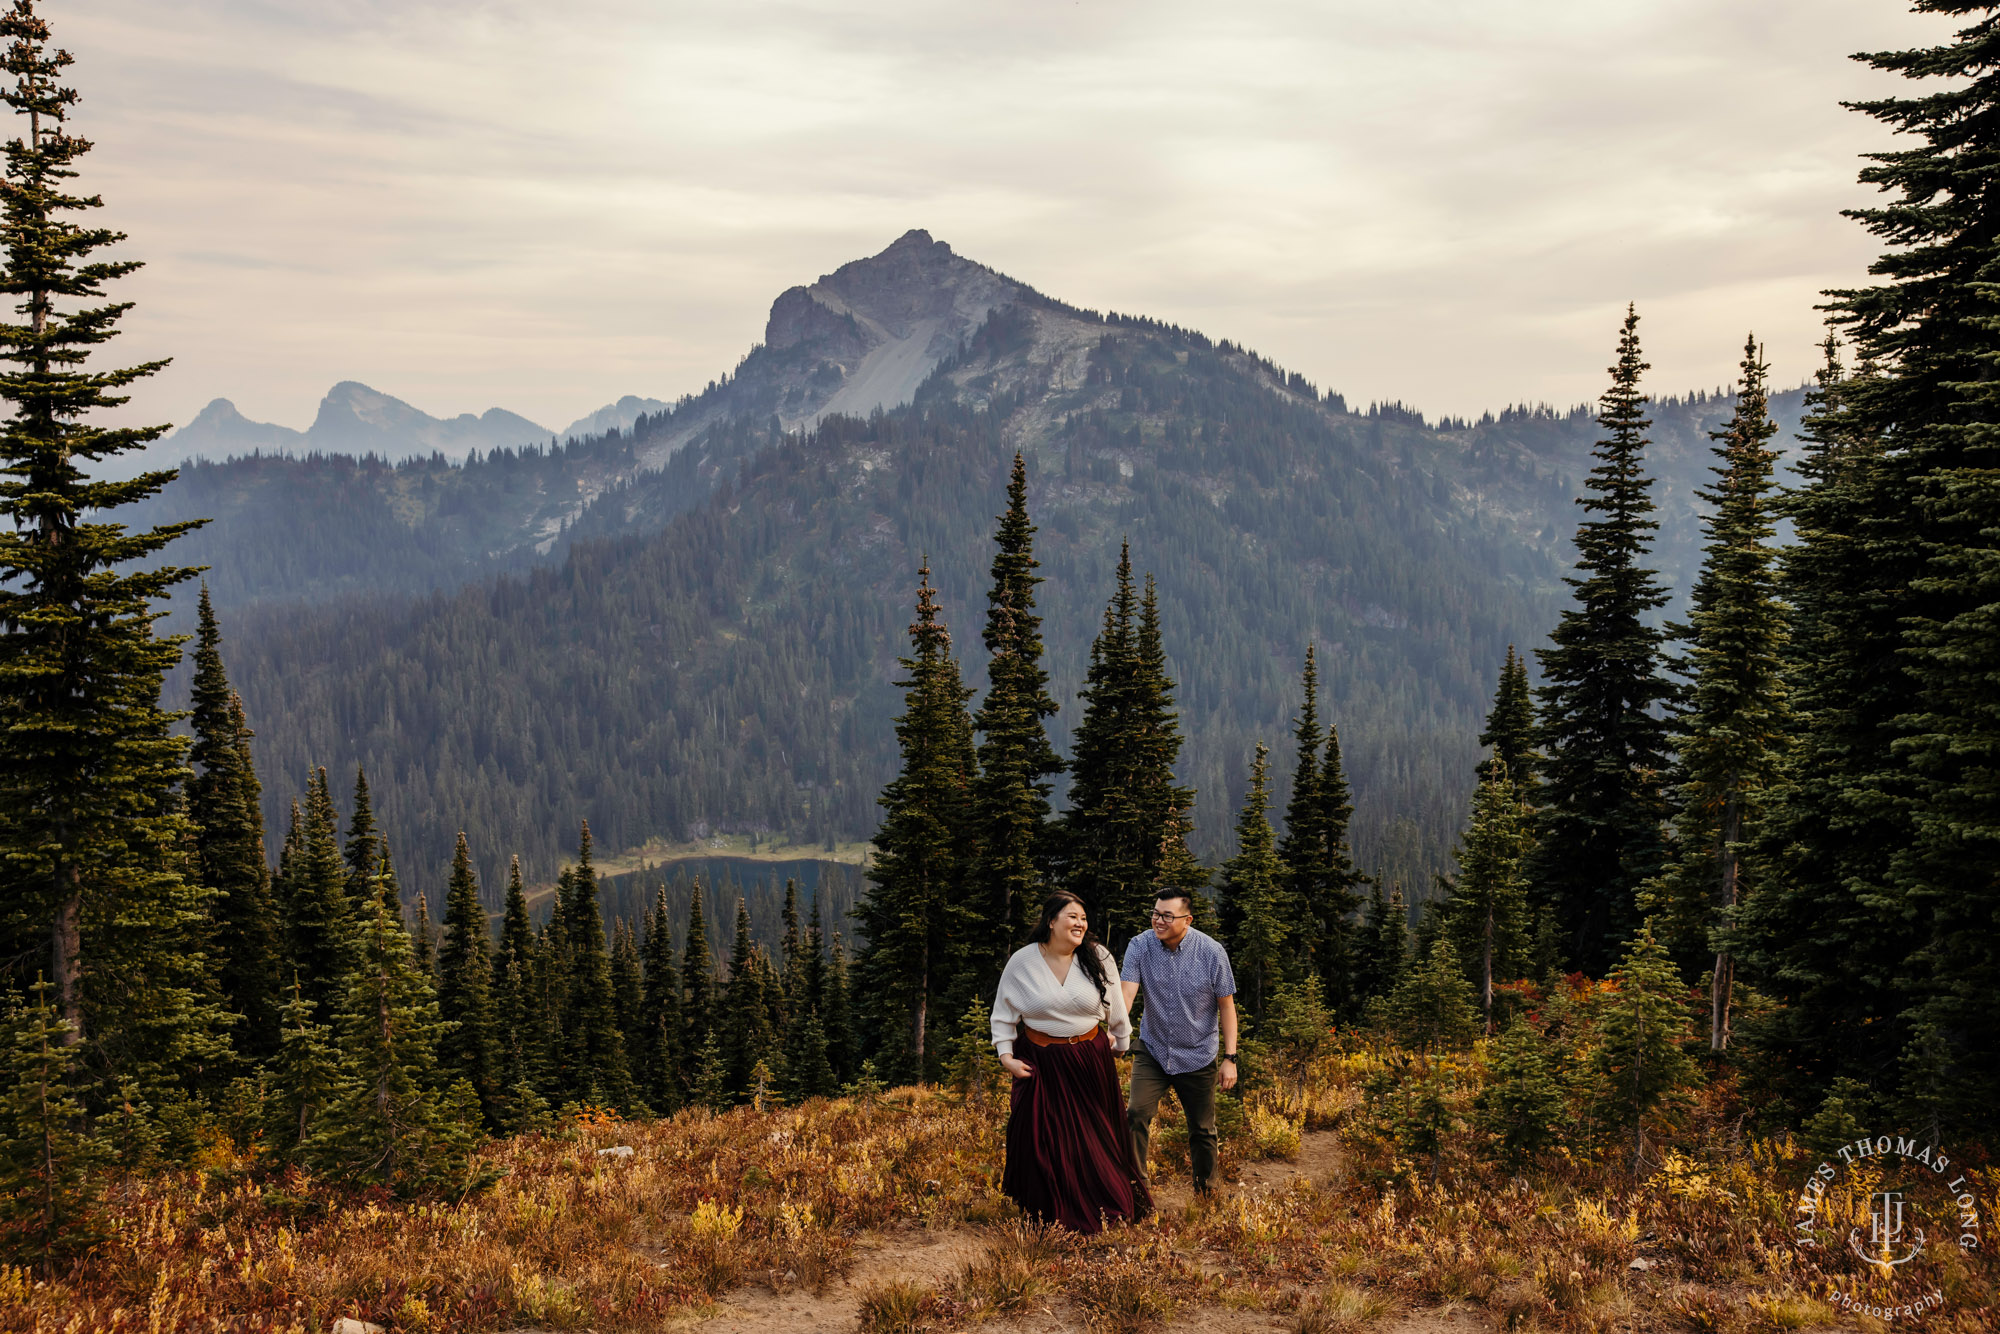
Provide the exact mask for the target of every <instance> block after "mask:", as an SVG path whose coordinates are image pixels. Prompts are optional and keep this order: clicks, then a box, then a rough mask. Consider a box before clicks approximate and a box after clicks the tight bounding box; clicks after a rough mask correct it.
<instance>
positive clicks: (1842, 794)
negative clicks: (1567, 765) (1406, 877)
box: [1745, 0, 2000, 1136]
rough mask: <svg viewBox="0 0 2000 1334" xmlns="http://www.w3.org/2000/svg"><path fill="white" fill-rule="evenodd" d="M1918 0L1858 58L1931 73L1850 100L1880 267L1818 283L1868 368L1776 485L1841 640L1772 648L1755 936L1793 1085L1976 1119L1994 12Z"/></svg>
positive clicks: (1987, 753) (1997, 986) (1991, 599)
mask: <svg viewBox="0 0 2000 1334" xmlns="http://www.w3.org/2000/svg"><path fill="white" fill-rule="evenodd" d="M1919 8H1921V9H1923V10H1925V11H1927V12H1933V13H1940V14H1950V15H1966V16H1971V22H1970V23H1969V24H1968V25H1967V26H1965V27H1963V28H1961V29H1959V30H1958V31H1957V32H1956V33H1954V34H1953V36H1952V37H1951V39H1950V40H1949V41H1947V42H1944V43H1941V44H1939V45H1937V46H1933V47H1929V48H1921V49H1916V50H1905V51H1889V52H1881V53H1874V54H1869V55H1865V56H1863V57H1861V58H1862V59H1864V60H1866V61H1867V62H1868V63H1869V64H1870V65H1872V66H1874V67H1875V68H1877V69H1882V70H1889V71H1893V72H1895V73H1899V74H1902V75H1904V76H1905V77H1908V78H1911V79H1928V80H1934V81H1937V82H1934V83H1932V84H1931V85H1929V86H1928V87H1926V88H1924V89H1922V90H1912V91H1913V92H1915V93H1917V95H1915V96H1905V97H1887V98H1880V99H1876V100H1874V101H1869V102H1863V103H1859V104H1856V106H1857V109H1858V110H1860V111H1862V112H1864V113H1865V114H1867V115H1869V116H1871V117H1873V118H1875V119H1876V120H1879V121H1881V122H1882V123H1884V124H1885V125H1888V126H1889V127H1891V128H1892V129H1894V130H1895V131H1896V132H1897V133H1898V134H1899V135H1901V136H1903V137H1904V142H1905V144H1906V146H1905V147H1903V148H1902V149H1901V150H1900V151H1897V152H1894V153H1878V154H1874V155H1871V156H1872V161H1871V163H1870V165H1868V166H1867V167H1865V168H1864V169H1863V170H1862V172H1861V180H1862V181H1863V183H1865V184H1869V185H1873V186H1876V187H1878V188H1879V189H1881V190H1883V191H1885V192H1887V193H1889V194H1890V195H1891V197H1890V198H1888V199H1886V200H1884V201H1883V202H1882V204H1881V205H1880V206H1879V207H1876V208H1869V209H1858V210H1854V211H1853V212H1852V213H1850V216H1852V217H1855V218H1857V219H1859V220H1860V221H1861V222H1862V223H1863V224H1864V225H1865V226H1866V227H1867V228H1868V229H1869V231H1871V232H1872V233H1874V234H1875V235H1876V236H1877V237H1879V238H1880V239H1881V240H1882V241H1883V242H1885V243H1886V245H1887V246H1888V247H1889V249H1888V250H1887V251H1886V253H1884V254H1883V255H1882V256H1881V257H1880V258H1879V259H1878V260H1877V261H1876V262H1875V264H1874V265H1873V267H1872V269H1871V272H1872V273H1873V274H1875V275H1877V277H1878V278H1880V279H1881V280H1882V281H1880V282H1878V283H1877V284H1876V285H1874V286H1871V287H1864V288H1859V289H1855V290H1850V291H1841V292H1835V293H1832V294H1831V295H1832V296H1833V298H1834V300H1833V303H1832V309H1833V311H1834V319H1835V321H1836V322H1837V323H1839V324H1842V325H1845V326H1846V328H1847V329H1848V331H1849V333H1850V336H1851V337H1852V340H1853V342H1854V345H1855V348H1856V350H1857V351H1858V352H1859V354H1860V356H1861V358H1862V360H1863V364H1864V365H1867V364H1868V363H1871V362H1872V363H1875V364H1876V365H1877V366H1879V371H1878V372H1877V373H1874V374H1863V375H1856V376H1855V377H1853V378H1852V379H1850V380H1848V381H1846V382H1845V383H1843V384H1841V385H1840V386H1839V390H1838V412H1837V414H1835V415H1833V416H1832V418H1831V419H1830V420H1828V421H1827V422H1825V423H1824V426H1825V427H1828V428H1831V429H1830V430H1828V431H1824V432H1822V434H1831V435H1835V436H1837V437H1838V438H1839V439H1840V444H1839V445H1837V446H1836V447H1834V448H1832V449H1827V450H1824V451H1822V452H1820V453H1819V454H1817V455H1816V456H1815V457H1814V458H1813V460H1812V462H1813V463H1814V464H1815V465H1816V472H1815V473H1814V474H1812V475H1811V480H1810V482H1809V484H1808V487H1807V489H1806V494H1805V495H1803V496H1801V497H1799V498H1797V502H1798V503H1796V504H1795V505H1794V506H1792V507H1790V512H1791V514H1792V517H1793V518H1794V520H1795V522H1796V523H1797V524H1798V527H1799V532H1800V537H1801V541H1800V544H1799V545H1800V548H1801V550H1800V552H1799V553H1798V558H1797V559H1796V560H1795V561H1790V562H1788V567H1789V568H1788V569H1787V572H1786V573H1787V583H1788V585H1792V587H1791V588H1790V590H1789V591H1791V592H1792V595H1793V597H1794V598H1795V599H1798V600H1801V601H1802V603H1803V604H1804V605H1802V608H1801V610H1802V612H1803V613H1804V614H1803V615H1802V617H1801V625H1800V629H1801V630H1802V631H1804V632H1805V634H1806V635H1807V637H1808V638H1811V637H1814V633H1815V631H1819V630H1833V629H1836V628H1837V631H1838V633H1839V635H1840V642H1839V643H1838V644H1837V645H1835V646H1833V647H1834V652H1833V654H1832V655H1830V656H1829V657H1828V658H1827V659H1826V660H1824V661H1823V662H1820V663H1817V664H1813V663H1808V662H1806V661H1805V651H1801V652H1800V653H1799V654H1797V655H1796V656H1795V658H1794V661H1795V662H1798V663H1799V664H1800V665H1801V668H1802V670H1801V671H1800V673H1799V677H1798V679H1797V681H1796V683H1795V684H1796V697H1797V699H1798V703H1799V707H1800V709H1801V711H1802V713H1803V715H1804V717H1805V720H1806V726H1805V736H1804V738H1803V741H1802V744H1801V746H1800V752H1801V754H1800V760H1799V763H1798V764H1797V765H1796V766H1795V767H1794V769H1793V774H1794V777H1793V780H1792V782H1791V783H1789V784H1788V788H1789V790H1788V792H1787V793H1786V795H1785V799H1784V804H1786V805H1788V806H1789V807H1790V808H1791V809H1790V810H1789V811H1787V812H1786V813H1785V814H1784V815H1782V816H1781V817H1779V818H1777V819H1774V821H1773V823H1774V824H1776V825H1778V826H1779V828H1780V830H1781V831H1782V833H1781V834H1780V836H1781V837H1784V836H1790V837H1791V840H1792V841H1790V842H1788V843H1787V844H1785V845H1784V846H1785V847H1786V849H1787V852H1788V853H1789V854H1790V855H1789V856H1788V858H1787V860H1788V862H1789V863H1790V869H1789V874H1788V877H1787V879H1788V882H1789V883H1787V885H1786V886H1785V889H1784V890H1783V891H1782V893H1783V895H1784V897H1785V898H1786V899H1788V900H1790V901H1789V902H1788V903H1786V904H1784V905H1783V906H1782V907H1781V908H1780V910H1779V911H1776V912H1774V913H1772V914H1771V916H1770V919H1769V920H1768V921H1767V922H1766V923H1764V932H1763V939H1764V942H1765V944H1764V946H1763V949H1764V952H1765V953H1766V954H1768V955H1770V956H1774V957H1772V958H1771V963H1772V964H1773V965H1775V967H1774V968H1772V970H1771V972H1772V975H1774V976H1775V978H1776V979H1777V981H1778V983H1779V986H1778V990H1779V994H1780V996H1781V997H1783V998H1784V999H1786V1000H1787V1001H1788V1002H1792V1003H1790V1004H1788V1005H1787V1006H1786V1010H1787V1011H1795V1013H1788V1014H1787V1015H1786V1016H1785V1019H1784V1024H1785V1029H1786V1042H1785V1045H1786V1048H1787V1054H1788V1055H1793V1057H1794V1059H1795V1060H1796V1061H1797V1062H1798V1063H1799V1064H1801V1065H1803V1066H1805V1067H1806V1068H1808V1069H1809V1070H1811V1071H1812V1072H1813V1074H1814V1075H1815V1076H1816V1077H1817V1079H1816V1082H1817V1083H1818V1084H1819V1087H1818V1088H1816V1089H1814V1090H1812V1092H1813V1093H1814V1094H1823V1093H1825V1092H1826V1091H1827V1089H1828V1086H1829V1084H1830V1083H1831V1079H1832V1078H1837V1077H1838V1076H1840V1075H1847V1076H1849V1077H1852V1078H1857V1079H1859V1080H1861V1081H1862V1082H1864V1083H1867V1084H1869V1085H1871V1086H1872V1087H1874V1088H1876V1089H1878V1090H1887V1089H1888V1088H1889V1087H1891V1086H1892V1084H1893V1082H1895V1080H1896V1078H1897V1075H1898V1074H1900V1075H1901V1076H1902V1078H1903V1079H1904V1080H1905V1081H1907V1092H1908V1094H1909V1095H1910V1096H1909V1110H1910V1111H1911V1112H1913V1113H1915V1114H1917V1115H1920V1116H1923V1117H1925V1118H1926V1119H1931V1120H1935V1121H1937V1122H1942V1123H1948V1124H1950V1125H1951V1126H1953V1127H1954V1130H1953V1132H1952V1133H1957V1134H1963V1135H1971V1136H1978V1135H1982V1134H1990V1133H1992V1132H1993V1131H1995V1130H1996V1129H2000V1112H1996V1110H1995V1109H1996V1108H2000V1056H1996V1054H1995V1052H1994V1049H1993V1044H1992V1042H1991V1041H1990V1040H1989V1037H1988V1034H1990V1033H1991V1031H1992V1027H1993V1025H1994V1024H1995V1023H1996V1022H2000V1001H1996V999H1995V996H1996V992H2000V963H1996V961H1995V955H1994V950H1993V948H1992V942H1993V939H1994V935H1995V930H1996V923H2000V801H1996V799H1995V798H1996V794H1997V793H2000V789H1996V786H1995V781H1994V775H1995V773H1996V772H2000V712H1996V708H1995V692H1994V690H1993V680H1994V674H1995V667H1996V664H2000V634H1997V633H1996V631H1997V630H2000V621H1996V617H1995V614H1994V610H1993V609H1994V605H1995V601H1996V592H2000V573H1997V572H2000V557H1996V554H1995V553H1996V549H2000V539H1996V534H2000V486H1996V484H1995V480H1994V479H1995V477H1996V462H2000V436H1996V432H1995V429H1994V423H1995V422H1996V421H2000V415H1996V414H1997V413H2000V396H1997V395H1996V393H1995V389H1994V386H1993V384H1992V383H1991V381H1992V378H1993V368H1994V363H1995V361H1996V358H2000V326H1996V324H1995V320H1994V310H1995V307H1994V294H1993V289H1992V286H1991V282H1992V275H1993V273H1994V272H1995V268H1996V264H2000V199H1996V198H1995V197H1994V195H1993V192H1992V190H1991V188H1990V185H1989V174H1990V169H1991V165H1992V164H1993V163H1994V161H1995V160H1996V157H2000V129H1996V126H1995V123H1994V122H1995V116H1994V112H1995V108H1996V106H2000V59H1996V57H2000V24H1996V22H1995V15H1994V12H1993V6H1992V5H1991V4H1984V3H1975V2H1974V0H1927V2H1926V3H1925V4H1923V5H1921V6H1919ZM1808 524H1810V525H1811V526H1812V528H1813V529H1815V530H1817V531H1816V533H1814V534H1811V535H1809V534H1808V531H1807V529H1808ZM1800 577H1803V578H1804V580H1805V581H1806V582H1807V584H1808V587H1806V588H1804V589H1801V588H1799V587H1797V586H1796V584H1795V582H1794V581H1795V580H1797V579H1799V578H1800ZM1815 762H1817V763H1818V764H1819V765H1821V767H1820V768H1819V769H1818V770H1816V771H1815V770H1813V769H1812V768H1810V767H1809V766H1811V765H1812V764H1814V763H1815ZM1770 897H1773V895H1771V894H1768V893H1765V892H1764V891H1762V890H1760V892H1759V893H1758V894H1757V895H1754V896H1753V897H1752V898H1751V900H1750V901H1749V903H1748V904H1746V909H1745V911H1746V912H1748V911H1752V910H1754V909H1755V908H1756V906H1757V904H1758V901H1759V900H1760V899H1765V898H1770ZM1788 928H1790V929H1791V930H1792V932H1793V934H1792V935H1791V936H1790V937H1789V938H1787V937H1786V936H1785V935H1784V934H1783V933H1784V932H1785V931H1786V930H1787V929H1788ZM1829 1037H1831V1038H1832V1039H1833V1040H1832V1041H1831V1042H1828V1041H1827V1039H1828V1038H1829ZM1809 1045H1810V1046H1817V1047H1821V1048H1826V1047H1831V1048H1832V1049H1833V1050H1831V1051H1809V1050H1804V1049H1805V1048H1806V1047H1808V1046H1809ZM1899 1064H1900V1065H1902V1066H1903V1069H1902V1070H1901V1071H1898V1070H1897V1068H1896V1067H1897V1066H1898V1065H1899ZM1815 1100H1816V1098H1808V1099H1803V1100H1802V1105H1806V1106H1809V1105H1811V1103H1812V1101H1815Z"/></svg>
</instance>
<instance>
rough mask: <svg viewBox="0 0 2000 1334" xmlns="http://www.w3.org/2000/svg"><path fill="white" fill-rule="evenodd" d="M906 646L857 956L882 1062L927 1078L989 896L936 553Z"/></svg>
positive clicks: (923, 575) (859, 913)
mask: <svg viewBox="0 0 2000 1334" xmlns="http://www.w3.org/2000/svg"><path fill="white" fill-rule="evenodd" d="M910 650H911V651H910V656H909V657H906V658H902V659H899V660H898V661H900V662H901V664H902V667H903V671H904V673H905V677H904V679H903V680H901V681H899V682H897V685H898V686H900V687H901V688H902V690H903V692H904V696H903V700H904V704H903V712H902V714H901V716H899V717H898V718H897V719H896V741H897V744H898V746H899V748H900V750H901V752H902V767H901V770H900V772H899V773H898V774H897V776H896V777H895V779H894V780H892V781H891V782H890V784H889V785H888V787H886V788H884V789H883V791H882V796H881V799H880V804H881V806H882V808H883V811H884V815H883V818H882V827H881V829H880V831H879V832H878V833H877V834H876V835H875V857H874V860H873V861H872V862H871V864H870V865H869V868H868V881H869V889H868V892H867V894H866V895H864V896H863V898H862V900H861V902H860V904H859V905H858V906H857V907H856V909H855V918H856V920H857V921H858V922H859V923H860V926H861V930H862V933H863V935H864V936H865V937H866V938H867V945H866V947H865V948H864V949H863V950H862V952H861V956H860V958H859V959H858V960H857V961H856V964H855V967H856V971H857V973H858V974H859V976H860V977H861V978H862V985H863V987H864V989H865V992H866V994H867V996H868V997H869V1008H870V1010H871V1013H872V1017H874V1018H875V1020H876V1023H875V1025H874V1027H875V1028H876V1030H877V1032H878V1034H880V1046H881V1048H882V1059H883V1062H884V1064H885V1065H886V1066H887V1067H888V1068H890V1069H892V1070H894V1071H895V1072H896V1074H897V1075H898V1076H899V1077H901V1078H906V1079H910V1080H923V1079H925V1078H927V1077H928V1076H929V1075H930V1074H931V1073H933V1072H934V1070H935V1067H936V1066H937V1060H938V1057H937V1053H936V1052H935V1051H934V1050H932V1046H933V1044H931V1043H930V1042H929V1036H930V1026H931V1019H932V1016H933V1015H935V1014H936V1013H937V1012H938V1010H937V1007H938V1005H939V1003H940V1002H941V1000H942V999H943V997H944V995H945V993H946V992H948V991H949V990H951V988H952V987H953V986H954V985H956V984H957V983H958V981H959V979H960V978H961V977H962V976H965V975H966V974H967V973H968V968H967V964H968V961H969V952H970V951H971V950H972V949H973V948H974V947H975V946H976V944H977V942H978V941H979V937H980V932H981V927H982V922H981V913H980V906H981V905H979V904H977V903H974V902H969V901H968V896H967V895H966V894H965V892H964V884H965V880H966V877H967V875H968V874H969V872H970V869H971V864H972V859H973V856H972V854H973V845H972V820H971V809H970V799H971V792H972V782H973V777H974V774H975V771H976V766H975V762H974V759H973V749H972V720H971V718H970V717H969V716H968V715H967V713H966V711H965V704H966V701H967V700H968V699H970V698H971V697H972V691H970V690H968V689H967V688H966V687H965V686H964V685H963V683H962V682H961V680H960V677H959V670H958V662H957V660H956V659H955V658H953V656H952V652H951V634H950V631H949V630H948V629H946V627H945V623H944V619H943V617H942V615H941V614H940V609H939V607H938V604H937V590H936V589H935V588H933V587H932V586H931V579H930V565H929V562H928V561H926V562H925V563H924V565H923V566H922V567H921V569H920V570H919V571H918V576H917V618H916V620H915V621H914V622H913V623H912V624H911V626H910ZM822 1036H824V1034H823V1033H822Z"/></svg>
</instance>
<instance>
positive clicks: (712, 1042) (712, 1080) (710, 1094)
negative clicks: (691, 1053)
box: [694, 1023, 735, 1112]
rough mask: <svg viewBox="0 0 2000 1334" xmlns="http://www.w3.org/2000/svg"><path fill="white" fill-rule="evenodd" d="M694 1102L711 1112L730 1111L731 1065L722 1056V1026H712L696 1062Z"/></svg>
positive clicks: (703, 1040)
mask: <svg viewBox="0 0 2000 1334" xmlns="http://www.w3.org/2000/svg"><path fill="white" fill-rule="evenodd" d="M694 1100H695V1102H696V1104H697V1105H699V1106H702V1107H706V1108H708V1110H709V1111H711V1112H723V1111H727V1110H729V1106H730V1104H731V1103H732V1102H734V1101H735V1099H734V1098H733V1097H732V1096H731V1094H730V1092H729V1063H728V1062H727V1061H726V1060H725V1059H723V1055H722V1026H721V1025H720V1024H713V1023H712V1024H710V1025H709V1026H708V1030H707V1036H706V1037H704V1038H703V1039H702V1043H701V1050H700V1051H698V1052H696V1053H695V1060H694Z"/></svg>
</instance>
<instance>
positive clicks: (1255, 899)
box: [1216, 741, 1294, 1019]
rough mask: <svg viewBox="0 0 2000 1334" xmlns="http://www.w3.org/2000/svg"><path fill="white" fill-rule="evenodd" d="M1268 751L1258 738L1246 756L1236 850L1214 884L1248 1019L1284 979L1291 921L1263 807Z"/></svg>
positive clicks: (1266, 798)
mask: <svg viewBox="0 0 2000 1334" xmlns="http://www.w3.org/2000/svg"><path fill="white" fill-rule="evenodd" d="M1269 753H1270V752H1269V750H1268V749H1267V748H1266V747H1265V745H1264V743H1263V742H1261V741H1260V742H1258V743H1257V751H1256V755H1255V756H1254V758H1253V759H1252V760H1251V762H1250V790H1249V792H1247V793H1246V794H1245V795H1244V798H1243V810H1242V813H1241V814H1240V815H1238V816H1237V818H1236V855H1235V856H1233V857H1231V858H1230V859H1229V860H1228V861H1226V862H1224V863H1223V864H1222V872H1221V875H1220V877H1219V880H1218V883H1217V887H1216V897H1217V899H1218V900H1219V904H1218V907H1219V908H1221V909H1225V910H1227V911H1228V912H1229V913H1230V914H1231V915H1232V916H1233V918H1234V920H1235V921H1236V923H1237V926H1236V929H1235V932H1234V933H1233V934H1232V935H1231V936H1229V937H1228V939H1227V940H1225V941H1224V944H1226V945H1227V946H1228V949H1229V957H1230V963H1231V965H1232V966H1233V967H1234V969H1235V971H1236V975H1237V977H1238V978H1240V979H1241V980H1242V987H1243V1001H1244V1005H1245V1008H1246V1010H1247V1011H1248V1012H1249V1014H1250V1017H1251V1018H1252V1019H1255V1018H1256V1017H1257V1016H1258V1015H1260V1014H1262V1013H1263V1005H1264V999H1265V997H1266V996H1268V995H1269V994H1270V993H1271V992H1272V991H1274V990H1275V989H1276V988H1277V987H1278V985H1279V984H1280V983H1282V982H1283V981H1284V980H1285V966H1286V957H1287V956H1286V948H1287V943H1288V941H1289V939H1290V937H1291V934H1292V928H1293V925H1294V923H1293V922H1291V921H1290V920H1288V918H1287V917H1286V915H1285V906H1286V905H1285V899H1284V891H1283V889H1282V887H1281V886H1280V885H1279V883H1278V876H1279V872H1280V869H1281V868H1280V866H1279V864H1278V852H1277V847H1276V839H1275V838H1274V836H1273V835H1272V833H1271V821H1270V818H1269V816H1268V815H1267V813H1266V812H1267V811H1268V810H1269V807H1270V794H1269V792H1268V790H1267V786H1266V778H1267V774H1266V763H1265V761H1266V757H1267V756H1268V755H1269Z"/></svg>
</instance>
